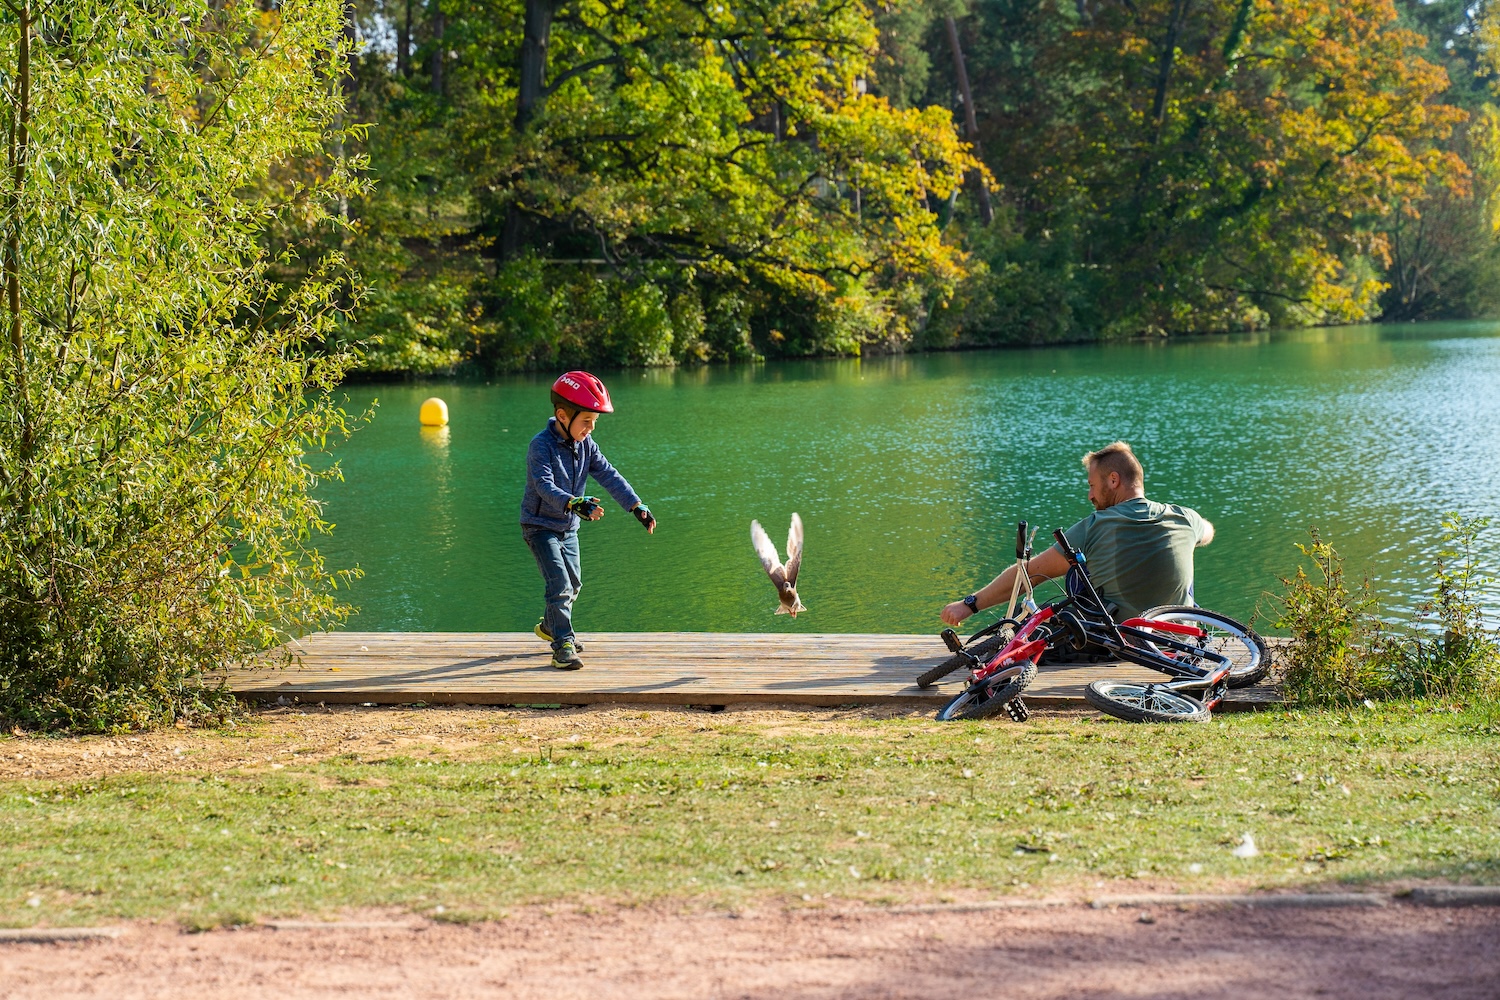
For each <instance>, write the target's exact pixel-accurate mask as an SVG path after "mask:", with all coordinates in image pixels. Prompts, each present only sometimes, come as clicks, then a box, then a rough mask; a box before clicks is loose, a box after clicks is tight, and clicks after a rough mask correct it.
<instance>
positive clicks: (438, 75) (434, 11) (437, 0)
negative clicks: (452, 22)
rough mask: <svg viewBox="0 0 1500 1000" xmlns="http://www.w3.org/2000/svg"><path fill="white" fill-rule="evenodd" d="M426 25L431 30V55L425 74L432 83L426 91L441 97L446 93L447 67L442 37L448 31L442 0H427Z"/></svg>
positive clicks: (446, 51) (445, 49)
mask: <svg viewBox="0 0 1500 1000" xmlns="http://www.w3.org/2000/svg"><path fill="white" fill-rule="evenodd" d="M427 23H428V25H430V26H431V28H432V55H431V56H430V57H429V58H428V60H427V72H428V73H429V74H430V77H431V81H432V82H431V85H430V86H429V88H428V89H430V90H431V91H432V92H433V93H434V94H438V95H441V94H444V93H447V81H446V80H445V79H444V77H445V73H444V71H445V70H446V69H447V66H448V45H447V41H446V40H445V39H444V37H443V36H444V34H446V33H447V30H448V18H447V16H446V15H445V14H444V13H443V4H442V0H429V3H428V6H427Z"/></svg>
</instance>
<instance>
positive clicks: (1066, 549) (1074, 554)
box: [1052, 528, 1078, 566]
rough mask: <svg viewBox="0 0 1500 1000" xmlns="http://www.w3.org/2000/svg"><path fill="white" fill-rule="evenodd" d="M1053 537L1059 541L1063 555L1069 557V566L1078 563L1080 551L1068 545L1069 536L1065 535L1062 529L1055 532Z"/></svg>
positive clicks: (1058, 545)
mask: <svg viewBox="0 0 1500 1000" xmlns="http://www.w3.org/2000/svg"><path fill="white" fill-rule="evenodd" d="M1052 537H1053V538H1055V539H1057V547H1058V548H1060V549H1062V554H1063V555H1064V556H1065V557H1067V560H1068V565H1070V566H1071V565H1073V564H1074V563H1076V562H1078V550H1077V549H1075V548H1073V546H1071V545H1069V544H1068V536H1067V535H1065V534H1063V530H1062V529H1061V528H1058V529H1057V530H1056V531H1054V532H1053V533H1052Z"/></svg>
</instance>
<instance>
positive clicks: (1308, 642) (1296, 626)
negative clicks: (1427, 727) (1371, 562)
mask: <svg viewBox="0 0 1500 1000" xmlns="http://www.w3.org/2000/svg"><path fill="white" fill-rule="evenodd" d="M1488 525H1489V519H1488V518H1466V517H1463V516H1461V515H1459V514H1449V515H1448V516H1447V517H1445V518H1444V519H1443V541H1442V546H1443V547H1442V548H1441V549H1440V550H1439V552H1438V560H1437V566H1436V569H1435V570H1434V574H1433V577H1434V591H1433V596H1432V597H1431V598H1430V599H1429V600H1427V601H1425V602H1423V603H1422V604H1421V605H1420V606H1419V607H1418V608H1417V609H1416V612H1415V614H1414V615H1413V616H1412V620H1411V622H1410V623H1409V624H1408V625H1406V626H1404V627H1392V626H1390V625H1388V624H1384V623H1383V621H1382V617H1381V616H1380V615H1379V612H1378V608H1377V605H1376V601H1375V598H1374V597H1373V596H1372V595H1371V593H1370V588H1369V582H1368V581H1365V582H1364V583H1363V584H1361V586H1360V587H1359V588H1358V589H1357V590H1351V589H1350V588H1349V586H1348V585H1347V584H1346V583H1345V581H1344V569H1343V559H1342V557H1340V556H1339V554H1338V553H1337V552H1336V551H1335V550H1334V548H1333V546H1332V545H1331V544H1329V543H1328V542H1325V541H1324V540H1323V539H1322V538H1321V537H1319V535H1318V533H1317V531H1314V532H1313V533H1312V536H1313V538H1312V544H1311V545H1299V546H1298V548H1299V549H1301V551H1302V553H1303V554H1304V555H1306V556H1308V557H1310V558H1311V559H1312V561H1313V565H1314V568H1315V573H1316V574H1317V575H1316V577H1312V576H1309V575H1308V574H1307V572H1306V571H1305V570H1304V569H1303V568H1302V567H1298V569H1297V574H1296V576H1294V577H1292V578H1290V579H1284V580H1282V586H1283V593H1282V594H1281V595H1280V597H1279V603H1280V609H1279V617H1278V619H1277V621H1276V627H1278V628H1282V629H1286V630H1288V631H1289V632H1290V633H1291V640H1292V641H1291V646H1290V648H1289V649H1287V651H1286V652H1285V653H1283V654H1282V682H1283V685H1284V687H1285V689H1286V692H1287V694H1288V696H1289V697H1290V698H1291V699H1292V700H1294V701H1297V702H1301V703H1304V704H1318V705H1328V704H1332V705H1347V704H1352V703H1356V702H1360V701H1363V700H1365V699H1380V698H1418V699H1432V698H1444V699H1452V698H1464V697H1480V698H1493V697H1494V696H1495V695H1496V693H1497V692H1500V634H1497V633H1496V632H1495V631H1494V630H1493V629H1491V628H1489V627H1488V626H1487V625H1486V624H1485V618H1484V608H1483V605H1482V604H1481V603H1480V601H1479V590H1480V589H1481V588H1483V587H1484V586H1485V585H1486V584H1488V583H1491V582H1493V581H1492V579H1491V578H1490V577H1489V576H1487V575H1486V574H1484V573H1483V572H1482V571H1481V570H1480V568H1479V566H1478V564H1477V563H1476V561H1475V540H1476V538H1477V537H1478V535H1479V532H1480V531H1482V530H1483V529H1484V528H1485V527H1487V526H1488Z"/></svg>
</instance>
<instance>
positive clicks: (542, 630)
mask: <svg viewBox="0 0 1500 1000" xmlns="http://www.w3.org/2000/svg"><path fill="white" fill-rule="evenodd" d="M531 631H533V632H535V633H536V637H537V638H538V639H540V640H542V641H543V642H545V643H551V642H552V633H551V632H548V631H547V626H546V624H545V619H543V620H542V621H539V622H537V623H536V627H535V628H533V629H532V630H531ZM573 649H574V651H575V652H579V653H581V652H583V643H581V642H579V641H578V636H576V635H575V636H574V637H573Z"/></svg>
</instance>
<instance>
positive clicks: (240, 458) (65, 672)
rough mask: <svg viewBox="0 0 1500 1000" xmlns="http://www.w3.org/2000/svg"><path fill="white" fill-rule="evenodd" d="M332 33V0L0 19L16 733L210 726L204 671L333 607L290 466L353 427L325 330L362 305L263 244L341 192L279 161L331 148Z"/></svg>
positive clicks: (117, 1) (333, 268)
mask: <svg viewBox="0 0 1500 1000" xmlns="http://www.w3.org/2000/svg"><path fill="white" fill-rule="evenodd" d="M342 45H343V42H342V5H341V4H340V3H339V2H338V0H286V2H284V3H281V4H278V5H277V6H276V8H275V9H274V10H272V11H269V12H268V11H263V10H262V9H261V7H260V5H256V4H248V3H235V4H228V5H226V4H223V3H220V2H216V0H178V2H176V3H171V4H160V3H150V2H147V0H68V2H67V3H54V4H48V5H33V6H25V5H19V6H18V5H15V4H7V5H6V6H5V10H4V11H3V12H0V62H3V63H5V64H6V65H4V66H3V68H0V87H3V88H4V89H5V91H6V94H5V99H6V104H7V107H8V108H10V109H11V110H10V111H9V112H8V116H9V117H8V119H7V120H5V121H4V122H3V123H0V130H5V131H8V135H7V136H6V138H7V139H8V140H9V143H8V148H9V150H10V168H11V169H9V170H8V171H7V176H6V179H5V194H4V198H3V199H0V236H3V239H4V248H3V250H4V269H3V283H4V292H5V294H4V296H3V302H4V305H3V307H0V308H3V313H0V316H3V319H4V321H5V329H6V333H7V334H8V336H7V337H6V338H5V343H4V344H3V345H0V385H3V389H0V718H3V719H5V720H6V722H7V724H17V723H19V724H22V725H27V726H38V727H72V728H77V729H85V730H106V729H119V728H134V727H143V726H151V725H160V724H163V723H168V722H171V721H173V720H178V719H184V718H186V719H196V718H201V717H203V716H205V715H213V714H215V713H219V712H222V711H223V710H224V709H225V708H226V707H227V705H228V704H229V702H228V696H227V694H225V693H224V692H223V691H222V689H221V688H219V687H216V686H215V685H214V684H213V683H211V682H210V681H208V680H207V678H208V677H209V676H211V673H212V672H213V671H215V670H216V669H218V668H221V667H223V666H225V665H226V664H229V663H231V662H233V661H235V660H237V659H239V658H241V657H244V656H246V655H248V654H251V653H253V652H255V651H257V650H261V649H264V648H267V647H269V646H272V645H274V644H276V643H278V642H280V641H281V640H283V639H284V638H286V637H287V636H288V635H289V634H297V633H300V632H303V631H307V630H310V629H312V628H316V627H322V626H324V625H326V624H327V623H330V622H336V621H338V620H340V618H341V615H342V614H343V611H342V609H341V608H340V606H339V604H338V603H337V601H336V600H335V597H336V594H335V588H336V586H337V585H338V584H339V583H340V581H341V579H342V578H343V577H342V576H341V575H340V574H336V573H331V572H329V571H328V570H327V569H326V568H325V566H324V564H323V560H322V558H321V556H320V555H319V554H318V551H317V550H316V548H314V546H313V540H314V539H315V538H316V537H317V535H318V533H319V532H320V531H321V530H324V529H325V528H326V525H325V523H324V522H323V520H322V518H321V509H320V506H319V504H318V502H317V501H316V500H315V499H314V498H313V496H312V495H311V490H312V488H313V487H314V486H315V485H316V484H317V483H318V482H319V481H320V480H321V479H324V478H327V477H329V476H336V475H337V468H336V467H335V468H332V469H326V468H325V469H324V470H323V471H319V469H317V468H315V467H314V466H312V465H310V464H309V462H308V461H307V455H308V453H309V452H310V451H313V452H315V451H319V450H321V449H322V448H324V447H325V445H326V443H327V441H328V440H329V438H330V436H332V437H337V436H338V435H339V434H340V433H343V432H346V431H347V429H348V423H347V417H346V415H345V414H344V413H343V411H342V410H340V409H339V407H338V406H337V405H336V403H335V402H334V400H333V397H332V391H333V389H334V387H335V386H336V385H337V383H338V380H339V378H340V377H341V376H342V374H343V373H344V371H345V370H346V368H347V367H348V365H349V364H350V362H351V360H352V359H351V357H350V356H349V355H348V354H347V353H344V352H340V351H335V352H334V353H332V354H328V355H323V354H321V353H319V352H318V351H317V350H315V345H318V344H320V343H322V342H325V341H328V340H331V339H333V337H334V333H335V331H334V322H333V320H334V317H335V316H337V315H338V314H339V312H340V311H341V310H343V309H345V308H347V307H348V306H349V305H350V304H351V303H352V301H353V300H354V299H355V298H356V297H357V296H356V294H355V292H354V290H353V288H352V287H351V285H350V283H349V280H348V276H347V275H346V274H345V273H344V270H343V269H342V267H341V266H340V261H339V259H338V258H337V256H330V257H326V258H322V259H320V260H315V261H312V262H311V264H310V265H308V266H304V265H301V264H299V263H297V261H296V260H295V259H294V256H293V254H291V252H289V251H287V252H283V253H281V254H278V255H277V256H276V257H275V258H272V257H271V256H270V255H269V254H268V252H267V251H266V249H265V246H266V243H267V241H268V235H267V234H268V232H269V230H270V229H271V227H273V226H274V225H275V224H277V221H278V220H287V219H291V218H295V219H297V220H300V222H301V223H308V222H316V220H317V219H320V218H321V219H323V220H324V221H325V222H329V221H332V222H336V221H337V218H336V217H332V216H330V214H329V207H330V205H331V204H334V203H335V202H333V201H332V200H331V199H332V197H333V196H334V194H336V193H338V192H342V193H343V194H345V195H347V194H349V193H352V191H353V187H352V185H350V184H349V183H348V175H347V173H346V172H345V170H344V164H342V163H341V162H340V161H339V160H338V159H337V158H331V159H330V158H328V157H323V159H322V166H321V168H320V171H321V172H320V173H319V174H318V175H317V176H311V177H308V176H304V177H300V178H296V179H295V180H293V181H291V182H283V181H284V180H285V179H284V178H279V177H278V176H277V175H276V174H275V168H276V167H277V166H278V165H281V164H284V163H286V162H288V161H289V160H291V159H293V158H294V157H296V156H297V155H299V154H303V153H308V152H310V151H311V152H317V151H319V150H327V149H332V148H336V144H337V140H338V136H337V134H336V133H335V132H334V131H333V124H332V123H335V122H336V121H337V119H338V114H339V108H340V98H339V86H338V74H339V72H340V66H341V65H342V59H341V52H342ZM17 109H19V110H17ZM310 228H315V227H310ZM273 268H274V269H275V271H276V273H283V274H295V275H297V276H298V281H297V284H296V287H295V288H291V289H287V288H283V287H281V286H279V285H278V284H277V283H276V282H275V281H273V280H272V275H273ZM325 466H326V463H325Z"/></svg>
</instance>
